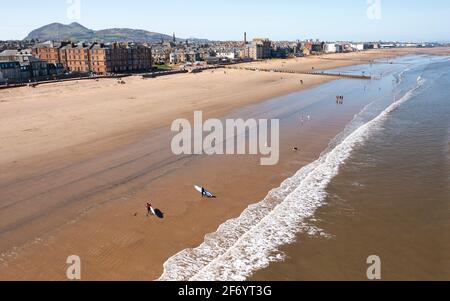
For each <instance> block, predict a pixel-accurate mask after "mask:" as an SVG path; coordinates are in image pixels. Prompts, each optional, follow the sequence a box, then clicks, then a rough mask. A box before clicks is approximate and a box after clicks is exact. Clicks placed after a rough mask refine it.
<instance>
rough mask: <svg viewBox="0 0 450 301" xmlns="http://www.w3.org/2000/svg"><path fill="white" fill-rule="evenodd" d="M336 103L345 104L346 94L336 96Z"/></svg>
mask: <svg viewBox="0 0 450 301" xmlns="http://www.w3.org/2000/svg"><path fill="white" fill-rule="evenodd" d="M336 104H338V105H343V104H344V96H339V95H338V96H336Z"/></svg>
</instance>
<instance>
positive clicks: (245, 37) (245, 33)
mask: <svg viewBox="0 0 450 301" xmlns="http://www.w3.org/2000/svg"><path fill="white" fill-rule="evenodd" d="M244 46H247V32H244Z"/></svg>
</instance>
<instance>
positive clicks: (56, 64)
mask: <svg viewBox="0 0 450 301" xmlns="http://www.w3.org/2000/svg"><path fill="white" fill-rule="evenodd" d="M152 65H153V60H152V49H151V47H149V46H148V45H140V44H135V43H111V44H102V43H82V42H80V43H71V42H52V41H49V42H45V43H39V44H35V45H33V47H32V48H30V49H25V50H4V51H2V52H1V53H0V84H5V83H26V82H31V81H40V80H48V79H54V78H57V77H61V76H62V75H63V74H65V73H67V74H65V75H66V76H71V75H70V74H68V73H73V74H75V75H83V74H100V75H106V74H111V73H128V72H138V71H142V72H145V71H149V70H151V69H152Z"/></svg>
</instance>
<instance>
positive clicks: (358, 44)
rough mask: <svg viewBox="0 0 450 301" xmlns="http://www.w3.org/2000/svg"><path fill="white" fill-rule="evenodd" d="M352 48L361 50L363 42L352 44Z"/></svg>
mask: <svg viewBox="0 0 450 301" xmlns="http://www.w3.org/2000/svg"><path fill="white" fill-rule="evenodd" d="M352 48H353V50H354V51H363V50H364V43H356V44H352Z"/></svg>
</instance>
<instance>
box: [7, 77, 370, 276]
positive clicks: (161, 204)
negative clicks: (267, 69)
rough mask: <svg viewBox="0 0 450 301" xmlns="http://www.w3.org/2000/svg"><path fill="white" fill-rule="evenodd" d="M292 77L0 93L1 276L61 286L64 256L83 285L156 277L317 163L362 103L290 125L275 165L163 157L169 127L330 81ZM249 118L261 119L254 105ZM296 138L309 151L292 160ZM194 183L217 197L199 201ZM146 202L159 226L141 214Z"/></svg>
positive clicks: (320, 110)
mask: <svg viewBox="0 0 450 301" xmlns="http://www.w3.org/2000/svg"><path fill="white" fill-rule="evenodd" d="M301 78H302V79H303V80H304V82H305V85H303V86H302V87H300V85H299V76H298V75H285V76H283V79H281V78H280V76H279V75H274V74H262V73H255V72H246V71H227V72H226V74H225V73H223V72H220V71H216V72H215V73H209V72H208V73H202V74H197V75H179V76H173V77H169V78H160V79H156V80H141V79H139V78H130V79H127V85H125V86H119V85H117V84H116V82H115V81H111V80H102V81H99V82H80V83H64V84H56V85H47V86H40V87H37V88H36V89H33V90H31V88H20V89H16V90H10V91H1V92H0V101H1V103H0V114H1V115H2V119H1V121H0V122H1V124H0V140H1V144H0V197H1V201H0V237H1V244H0V253H2V256H1V257H0V279H8V280H12V279H21V280H23V279H44V280H49V279H50V280H60V279H61V280H63V279H65V270H66V264H65V261H66V258H67V257H68V256H69V255H78V256H80V257H81V259H82V268H83V272H82V275H83V279H85V280H89V279H94V280H98V279H102V280H117V279H120V280H124V279H127V280H129V279H133V280H149V279H155V278H157V277H159V276H160V274H161V272H162V263H163V262H164V261H165V260H167V259H168V258H169V257H170V256H172V255H174V254H175V253H177V252H178V251H180V250H182V249H185V248H187V247H195V246H197V245H198V244H200V243H201V242H202V241H203V238H204V235H205V234H207V233H210V232H213V231H215V230H216V228H217V226H218V225H220V224H221V223H223V222H224V221H226V220H228V219H229V218H232V217H236V216H238V215H239V214H240V212H242V210H243V209H245V208H246V207H247V206H248V205H249V204H252V203H255V202H258V201H259V200H260V199H262V198H263V197H264V196H265V195H266V194H267V191H268V190H270V189H271V188H273V187H276V186H278V185H279V184H280V182H281V181H282V180H284V179H285V178H287V177H289V176H290V175H292V173H294V172H295V171H296V170H298V169H299V168H300V167H302V166H304V165H306V164H308V163H309V162H311V161H313V160H314V159H315V158H317V157H318V155H319V154H320V152H321V151H322V150H323V149H324V148H325V147H326V146H327V145H328V142H329V140H330V139H332V138H333V137H334V136H335V135H336V134H337V133H339V132H340V131H341V130H342V129H343V127H344V126H345V124H346V123H347V122H348V121H349V120H350V119H351V118H352V117H353V115H354V114H355V112H357V111H358V109H360V108H361V106H362V105H363V103H360V104H355V106H350V105H349V106H343V107H342V109H341V111H338V112H336V111H335V108H334V106H332V107H333V109H332V110H331V107H329V106H323V105H320V106H318V107H317V108H316V109H315V110H317V111H314V115H313V116H316V115H317V116H318V117H314V119H313V121H311V123H309V124H308V125H307V126H306V127H304V128H302V130H299V131H297V129H298V128H297V126H298V123H297V124H296V125H295V123H294V124H291V126H290V127H288V128H291V131H287V132H286V134H285V136H283V137H282V141H283V142H284V143H283V142H282V143H281V145H282V153H281V161H280V164H278V165H276V166H273V167H261V166H260V165H259V157H235V156H231V157H223V156H221V157H204V156H202V157H195V156H187V157H176V156H173V155H172V154H171V152H170V149H169V148H170V139H171V137H172V135H171V134H170V133H169V131H168V128H169V127H170V123H171V122H172V121H173V120H174V119H176V118H184V117H187V118H189V119H192V111H193V110H199V109H201V110H203V111H204V113H205V118H210V117H222V116H226V115H227V114H230V113H233V110H235V109H237V108H239V107H242V106H245V105H250V104H253V103H257V102H260V101H262V100H264V99H269V98H272V97H275V96H278V95H282V94H286V93H289V92H294V91H298V90H300V89H301V88H303V89H306V88H308V87H311V86H313V85H316V84H320V83H324V82H326V81H328V80H329V78H325V77H321V76H301ZM319 100H320V97H318V98H317V99H311V100H308V101H305V103H304V105H305V106H311V105H313V104H314V103H315V102H316V101H319ZM322 101H323V100H322ZM332 101H333V100H332ZM297 105H300V106H301V105H303V103H301V104H297ZM288 109H289V106H287V107H286V108H285V110H288ZM297 109H298V107H297ZM270 111H271V110H269V112H270ZM250 112H251V114H250V115H249V117H252V118H255V117H260V116H264V115H266V114H268V113H267V112H268V111H267V107H265V106H264V105H261V106H260V107H258V106H257V107H253V109H252V110H250ZM234 113H236V111H234ZM238 114H239V113H238ZM247 114H249V113H248V111H247ZM331 116H333V118H331ZM294 120H297V118H294ZM297 122H298V120H297ZM298 139H300V141H308V143H306V144H305V147H304V148H303V149H302V151H301V152H299V153H297V152H292V150H291V149H292V147H293V145H292V143H290V141H294V140H295V141H298ZM212 167H213V168H212ZM194 184H201V185H205V186H206V187H208V188H210V189H211V190H213V191H214V192H215V193H216V194H217V195H218V196H220V197H219V198H218V199H217V200H215V201H209V200H204V199H201V198H200V197H199V195H198V194H196V193H195V191H193V188H192V185H194ZM244 188H245V189H244ZM148 200H151V202H152V203H153V205H154V206H155V207H157V208H160V209H161V210H162V211H163V212H164V213H165V214H166V216H165V219H164V220H156V219H153V218H147V217H146V216H145V209H144V204H145V202H147V201H148Z"/></svg>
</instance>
